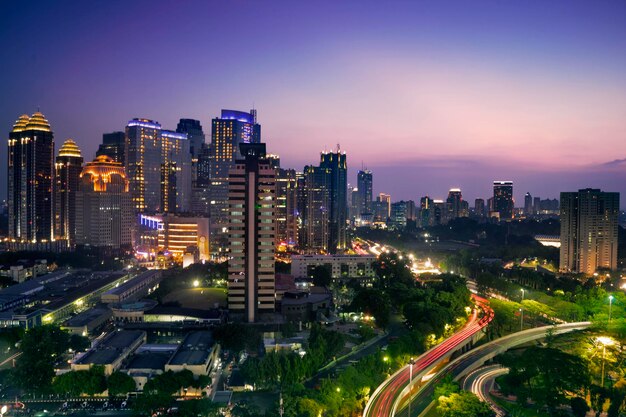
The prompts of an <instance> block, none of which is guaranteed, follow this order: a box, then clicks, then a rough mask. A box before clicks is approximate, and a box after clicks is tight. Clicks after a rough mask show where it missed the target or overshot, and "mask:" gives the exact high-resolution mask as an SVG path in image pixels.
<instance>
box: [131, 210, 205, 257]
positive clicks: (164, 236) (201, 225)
mask: <svg viewBox="0 0 626 417" xmlns="http://www.w3.org/2000/svg"><path fill="white" fill-rule="evenodd" d="M139 223H140V224H139V234H140V235H141V236H142V241H141V242H140V246H142V250H140V251H141V252H143V253H146V255H148V256H155V255H156V252H161V253H163V255H165V256H167V257H170V258H172V259H173V260H175V261H176V262H178V263H181V262H182V261H183V256H184V254H185V253H189V252H194V251H196V250H197V252H198V258H199V260H200V261H208V260H209V258H210V254H209V219H208V218H207V217H190V216H180V215H175V214H163V215H140V216H139Z"/></svg>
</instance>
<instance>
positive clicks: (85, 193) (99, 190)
mask: <svg viewBox="0 0 626 417" xmlns="http://www.w3.org/2000/svg"><path fill="white" fill-rule="evenodd" d="M128 186H129V182H128V179H127V178H126V173H125V171H124V167H123V166H122V164H121V163H119V162H115V161H113V159H111V158H110V157H108V156H106V155H100V156H98V157H96V159H95V160H94V161H93V162H88V163H86V164H85V167H84V168H83V171H82V173H81V174H80V186H79V191H78V193H77V196H76V197H77V198H76V243H77V244H78V245H90V246H94V247H100V248H101V247H109V248H112V249H119V248H123V247H128V246H130V245H131V228H132V224H133V208H132V202H131V196H130V193H129V187H128Z"/></svg>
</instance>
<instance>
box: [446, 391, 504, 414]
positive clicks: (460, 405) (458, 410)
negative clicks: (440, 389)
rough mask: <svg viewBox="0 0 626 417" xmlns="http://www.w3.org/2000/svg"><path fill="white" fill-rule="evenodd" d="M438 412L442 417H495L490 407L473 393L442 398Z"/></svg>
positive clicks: (455, 394) (465, 392)
mask: <svg viewBox="0 0 626 417" xmlns="http://www.w3.org/2000/svg"><path fill="white" fill-rule="evenodd" d="M437 411H438V412H439V414H441V416H442V417H494V416H495V413H494V412H493V411H492V410H491V408H489V406H488V405H487V404H486V403H484V402H482V401H480V400H479V399H478V397H477V396H476V395H474V394H472V393H471V392H468V391H462V392H460V393H458V394H457V393H454V394H450V396H448V397H440V398H439V405H438V406H437Z"/></svg>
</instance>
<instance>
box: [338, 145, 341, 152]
mask: <svg viewBox="0 0 626 417" xmlns="http://www.w3.org/2000/svg"><path fill="white" fill-rule="evenodd" d="M340 150H341V146H339V144H337V153H339V151H340Z"/></svg>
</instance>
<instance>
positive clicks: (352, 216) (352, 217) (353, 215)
mask: <svg viewBox="0 0 626 417" xmlns="http://www.w3.org/2000/svg"><path fill="white" fill-rule="evenodd" d="M359 207H360V203H359V189H358V188H356V187H350V186H349V185H348V219H349V221H350V224H351V225H354V224H357V223H358V222H360V220H361V216H360V215H359V211H360V209H359Z"/></svg>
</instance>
